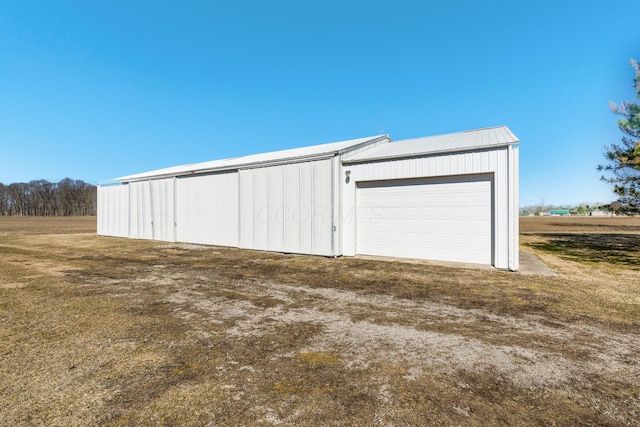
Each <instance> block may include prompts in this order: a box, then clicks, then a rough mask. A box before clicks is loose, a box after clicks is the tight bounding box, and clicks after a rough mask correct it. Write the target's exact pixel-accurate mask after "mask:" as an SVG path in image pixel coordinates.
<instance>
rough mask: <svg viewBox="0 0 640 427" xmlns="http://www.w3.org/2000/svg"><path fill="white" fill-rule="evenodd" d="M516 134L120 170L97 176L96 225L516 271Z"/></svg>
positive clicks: (362, 142) (127, 233) (477, 133)
mask: <svg viewBox="0 0 640 427" xmlns="http://www.w3.org/2000/svg"><path fill="white" fill-rule="evenodd" d="M518 143H519V141H518V139H517V138H516V137H515V136H514V135H513V133H511V131H510V130H509V129H508V128H506V127H504V126H502V127H494V128H487V129H479V130H473V131H467V132H460V133H454V134H447V135H440V136H433V137H426V138H418V139H410V140H405V141H397V142H391V139H390V138H389V137H388V136H387V135H383V136H375V137H368V138H360V139H354V140H349V141H342V142H334V143H329V144H322V145H316V146H310V147H303V148H296V149H291V150H284V151H276V152H271V153H264V154H256V155H250V156H243V157H237V158H232V159H224V160H216V161H211V162H204V163H197V164H192V165H184V166H177V167H172V168H167V169H160V170H156V171H151V172H145V173H140V174H136V175H129V176H125V177H122V178H118V179H117V182H118V184H117V185H101V186H99V187H98V234H101V235H107V236H119V237H130V238H139V239H154V240H164V241H171V242H174V241H176V242H189V243H202V244H210V245H220V246H232V247H240V248H246V249H258V250H268V251H277V252H287V253H302V254H314V255H324V256H341V255H345V256H355V255H359V254H362V255H380V256H390V257H405V258H420V259H429V260H442V261H454V262H466V263H479V264H489V265H493V266H495V267H496V268H500V269H509V270H517V269H518V145H519V144H518Z"/></svg>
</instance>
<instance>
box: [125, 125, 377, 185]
mask: <svg viewBox="0 0 640 427" xmlns="http://www.w3.org/2000/svg"><path fill="white" fill-rule="evenodd" d="M384 140H387V141H389V140H390V139H389V136H388V135H377V136H370V137H366V138H357V139H350V140H347V141H338V142H331V143H328V144H320V145H312V146H308V147H300V148H292V149H289V150H280V151H272V152H269V153H261V154H251V155H248V156H241V157H233V158H229V159H221V160H213V161H209V162H202V163H192V164H188V165H181V166H173V167H169V168H164V169H158V170H153V171H149V172H143V173H138V174H134V175H127V176H123V177H120V178H116V179H117V180H118V181H120V182H131V181H141V180H146V179H151V178H164V177H174V176H184V175H194V174H202V173H209V172H221V171H225V170H234V169H238V168H247V167H254V166H265V165H269V164H280V163H287V162H296V161H307V160H317V159H320V158H325V157H330V156H334V155H337V154H343V153H345V152H348V151H350V150H353V149H357V148H360V147H363V146H366V145H369V144H373V143H376V142H380V141H384Z"/></svg>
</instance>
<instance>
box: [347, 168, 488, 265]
mask: <svg viewBox="0 0 640 427" xmlns="http://www.w3.org/2000/svg"><path fill="white" fill-rule="evenodd" d="M357 198H358V199H357V209H358V228H357V251H358V253H360V254H367V255H382V256H395V257H409V258H422V259H432V260H444V261H458V262H473V263H481V264H491V262H492V208H491V206H492V176H491V175H473V176H465V177H448V178H435V179H434V178H428V179H411V180H396V181H379V182H375V181H374V182H365V183H358V188H357Z"/></svg>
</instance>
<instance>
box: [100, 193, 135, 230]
mask: <svg viewBox="0 0 640 427" xmlns="http://www.w3.org/2000/svg"><path fill="white" fill-rule="evenodd" d="M97 215H98V221H97V227H98V230H97V232H98V234H99V235H102V236H114V237H129V186H128V185H113V186H104V187H103V186H98V212H97Z"/></svg>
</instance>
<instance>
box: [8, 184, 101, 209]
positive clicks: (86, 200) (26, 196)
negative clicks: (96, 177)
mask: <svg viewBox="0 0 640 427" xmlns="http://www.w3.org/2000/svg"><path fill="white" fill-rule="evenodd" d="M96 208H97V188H96V186H95V185H91V184H87V183H86V182H83V181H80V180H75V179H70V178H65V179H63V180H62V181H60V182H57V183H56V182H49V181H47V180H44V179H42V180H37V181H30V182H18V183H13V184H9V185H4V184H2V183H0V215H27V216H83V215H95V214H96Z"/></svg>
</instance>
